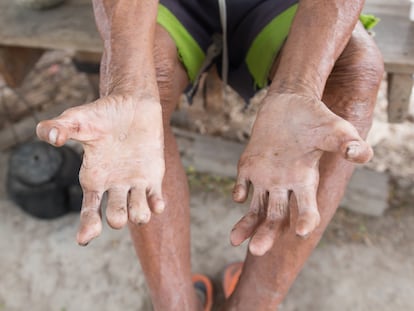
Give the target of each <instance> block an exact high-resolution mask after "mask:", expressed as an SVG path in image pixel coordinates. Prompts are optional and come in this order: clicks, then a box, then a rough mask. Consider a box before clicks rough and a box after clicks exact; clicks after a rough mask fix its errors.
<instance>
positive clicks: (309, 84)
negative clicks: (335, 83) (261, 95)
mask: <svg viewBox="0 0 414 311" xmlns="http://www.w3.org/2000/svg"><path fill="white" fill-rule="evenodd" d="M363 4H364V1H363V0H356V1H349V0H301V1H300V2H299V7H298V10H297V12H296V16H295V18H294V21H293V23H292V27H291V29H290V33H289V36H288V38H287V41H286V44H285V47H284V48H283V52H282V55H281V59H280V63H279V67H278V69H277V72H276V75H275V77H274V79H273V82H272V85H271V87H270V89H271V90H272V91H274V92H276V93H294V94H301V95H313V96H316V97H317V98H319V99H321V97H322V93H323V90H324V87H325V83H326V80H327V79H328V76H329V74H330V72H331V71H332V68H333V66H334V64H335V61H336V60H337V58H338V57H339V55H340V54H341V53H342V51H343V49H344V48H345V46H346V44H347V43H348V41H349V38H350V37H351V34H352V31H353V29H354V28H355V25H356V23H357V21H358V18H359V14H360V12H361V10H362V7H363ZM298 42H300V44H299V45H298Z"/></svg>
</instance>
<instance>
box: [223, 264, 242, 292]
mask: <svg viewBox="0 0 414 311" xmlns="http://www.w3.org/2000/svg"><path fill="white" fill-rule="evenodd" d="M242 269H243V262H234V263H231V264H229V265H227V266H226V268H224V272H223V280H222V285H223V291H224V297H226V298H228V297H230V295H231V294H233V292H234V289H235V288H236V285H237V282H238V281H239V278H240V274H241V272H242Z"/></svg>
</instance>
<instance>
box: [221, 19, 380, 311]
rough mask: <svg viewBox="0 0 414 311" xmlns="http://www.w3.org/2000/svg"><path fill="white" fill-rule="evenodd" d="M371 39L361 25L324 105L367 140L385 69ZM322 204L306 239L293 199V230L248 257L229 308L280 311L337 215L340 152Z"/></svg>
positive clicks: (328, 161)
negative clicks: (299, 228)
mask: <svg viewBox="0 0 414 311" xmlns="http://www.w3.org/2000/svg"><path fill="white" fill-rule="evenodd" d="M382 66H383V65H382V62H381V56H380V54H379V52H378V50H377V48H376V46H375V44H374V43H373V41H372V39H371V38H370V37H369V36H368V34H367V33H366V32H365V31H364V30H363V29H362V27H361V26H360V25H359V26H358V27H357V28H356V30H355V31H354V33H353V36H352V38H351V40H350V42H349V43H348V45H347V47H346V49H345V50H344V52H343V53H342V55H341V57H340V58H339V60H338V61H337V63H336V65H335V68H334V71H333V73H332V74H331V76H330V78H329V80H328V83H327V85H326V88H325V93H324V97H323V102H324V103H326V104H327V105H328V106H329V108H330V109H331V110H332V111H333V112H335V113H336V114H337V115H339V116H341V117H343V118H344V119H346V120H348V121H350V122H351V123H352V124H353V125H354V126H355V127H356V128H357V129H358V131H359V132H360V134H361V135H362V136H366V134H367V132H368V130H369V128H370V125H371V121H372V110H373V107H374V105H375V101H376V95H377V92H378V87H379V83H380V81H381V78H382V73H383V67H382ZM319 171H320V182H319V188H318V192H317V204H318V207H319V212H320V216H321V221H320V225H319V226H318V227H317V228H316V230H315V231H314V232H313V233H312V235H311V236H310V237H309V238H308V239H306V240H304V239H301V238H299V237H298V236H297V235H296V231H295V225H294V224H295V223H296V220H297V217H298V213H297V203H296V201H295V200H294V199H292V200H291V201H290V205H291V206H290V208H289V210H290V211H291V216H290V223H291V224H293V225H291V226H290V227H289V228H285V230H283V225H282V224H280V223H279V227H280V230H279V232H278V233H276V234H279V237H278V238H277V240H276V241H275V243H274V245H273V247H272V248H271V250H270V251H269V252H268V253H266V254H265V255H264V256H260V257H255V256H253V255H251V254H250V253H249V254H248V255H247V258H246V261H245V264H244V270H243V273H242V275H241V278H240V281H239V283H238V285H237V288H236V290H235V292H234V294H233V295H232V296H231V297H230V299H229V300H228V301H227V303H226V305H225V308H224V309H225V310H238V311H243V310H261V311H263V310H272V311H274V310H276V309H277V307H278V305H279V304H280V302H281V301H282V300H283V298H284V297H285V296H286V294H287V292H288V290H289V288H290V286H291V285H292V283H293V282H294V280H295V278H296V276H297V274H298V273H299V271H300V270H301V268H302V267H303V265H304V263H305V262H306V260H307V258H308V257H309V255H310V254H311V252H312V250H313V249H314V247H315V246H316V245H317V243H318V242H319V240H320V238H321V236H322V234H323V232H324V230H325V229H326V226H327V225H328V223H329V221H330V220H331V218H332V216H333V215H334V213H335V211H336V208H337V206H338V204H339V202H340V199H341V197H342V195H343V193H344V190H345V187H346V184H347V181H348V180H349V178H350V176H351V174H352V171H353V165H352V164H351V163H349V162H347V161H345V160H344V159H343V158H342V157H340V156H339V155H337V154H332V153H325V154H324V155H323V157H322V158H321V161H320V166H319Z"/></svg>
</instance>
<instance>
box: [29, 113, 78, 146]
mask: <svg viewBox="0 0 414 311" xmlns="http://www.w3.org/2000/svg"><path fill="white" fill-rule="evenodd" d="M79 129H80V123H79V121H78V120H76V119H75V118H73V117H71V116H70V115H67V114H65V112H64V113H62V114H61V115H60V116H58V117H57V118H55V119H51V120H45V121H41V122H40V123H39V124H38V125H37V127H36V134H37V136H38V137H39V138H40V139H41V140H44V141H46V142H48V143H49V144H52V145H54V146H58V147H59V146H62V145H64V144H65V143H66V142H67V141H68V140H69V139H74V140H78V139H77V136H78V135H77V133H79Z"/></svg>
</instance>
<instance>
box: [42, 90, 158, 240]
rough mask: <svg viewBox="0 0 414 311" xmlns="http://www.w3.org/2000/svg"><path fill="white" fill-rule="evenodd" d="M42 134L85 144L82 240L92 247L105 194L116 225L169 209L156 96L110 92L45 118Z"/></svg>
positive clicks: (57, 141) (110, 221)
mask: <svg viewBox="0 0 414 311" xmlns="http://www.w3.org/2000/svg"><path fill="white" fill-rule="evenodd" d="M37 135H38V136H39V138H40V139H42V140H44V141H46V142H48V143H50V144H52V145H55V146H62V145H63V144H65V142H66V141H67V140H70V139H72V140H75V141H78V142H80V143H81V144H82V145H83V148H84V156H83V163H82V167H81V170H80V173H79V179H80V184H81V186H82V189H83V202H82V210H81V215H80V228H79V231H78V234H77V241H78V243H79V244H81V245H86V244H88V243H89V242H90V241H91V240H92V239H93V238H95V237H97V236H98V235H99V234H100V233H101V231H102V221H101V201H102V196H103V194H104V193H105V192H108V203H107V208H106V218H107V221H108V224H109V225H110V226H111V227H112V228H115V229H119V228H122V227H123V226H125V224H126V223H127V221H128V219H129V220H130V221H131V222H132V223H135V224H139V223H147V222H148V221H149V220H150V217H151V212H153V213H161V212H162V211H163V210H164V207H165V203H164V200H163V197H162V191H161V185H162V180H163V176H164V170H165V162H164V138H163V128H162V113H161V106H160V104H159V102H158V101H157V100H156V99H153V98H144V99H137V98H133V97H127V96H114V95H111V96H107V97H104V98H101V99H98V100H97V101H95V102H93V103H90V104H87V105H83V106H79V107H75V108H71V109H68V110H66V111H65V112H63V113H62V114H61V115H60V116H59V117H57V118H55V119H52V120H47V121H42V122H40V123H39V124H38V126H37Z"/></svg>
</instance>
